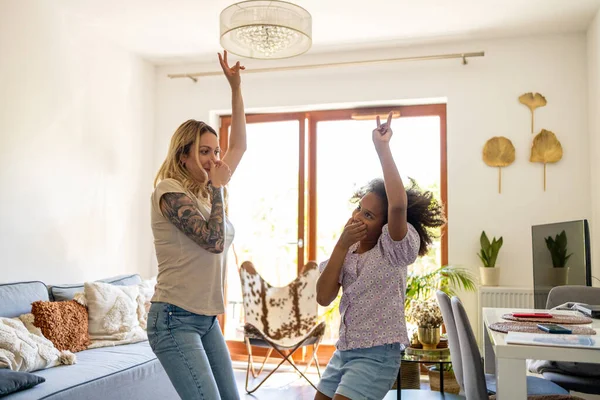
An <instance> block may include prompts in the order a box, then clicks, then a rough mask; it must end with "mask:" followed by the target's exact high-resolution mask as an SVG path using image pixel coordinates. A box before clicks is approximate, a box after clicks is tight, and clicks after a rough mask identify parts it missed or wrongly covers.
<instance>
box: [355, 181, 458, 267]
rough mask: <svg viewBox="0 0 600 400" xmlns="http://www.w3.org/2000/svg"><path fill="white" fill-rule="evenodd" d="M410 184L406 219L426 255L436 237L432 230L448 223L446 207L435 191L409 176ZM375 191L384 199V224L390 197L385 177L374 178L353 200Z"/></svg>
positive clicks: (407, 194) (407, 191)
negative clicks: (419, 240)
mask: <svg viewBox="0 0 600 400" xmlns="http://www.w3.org/2000/svg"><path fill="white" fill-rule="evenodd" d="M409 180H410V185H408V187H406V188H405V189H406V197H407V199H408V209H407V210H406V214H407V215H406V220H407V221H408V222H409V223H410V224H411V225H412V226H413V227H414V228H415V230H416V231H417V233H418V234H419V237H420V239H421V245H420V248H419V256H424V255H425V254H427V251H428V250H429V246H430V245H431V243H432V241H433V239H434V238H435V237H436V236H435V234H434V233H433V232H432V230H433V229H435V228H440V227H442V226H444V225H445V224H446V216H445V214H444V207H443V206H442V204H441V203H440V202H439V201H437V200H436V199H435V197H433V193H432V192H430V191H427V190H423V189H421V188H420V187H419V185H418V184H417V182H416V181H415V180H414V179H412V178H409ZM371 192H372V193H375V194H376V195H377V196H378V197H379V198H380V199H381V200H382V201H383V208H384V210H385V215H384V225H385V224H386V223H387V222H388V221H387V218H388V214H387V208H388V199H387V193H386V191H385V184H384V181H383V179H380V178H378V179H373V180H372V181H370V182H369V183H368V184H367V185H366V186H363V187H362V188H360V189H359V190H358V191H357V192H356V193H354V195H353V196H352V199H351V201H352V202H357V201H359V200H360V199H361V198H363V197H364V196H365V195H366V194H367V193H371Z"/></svg>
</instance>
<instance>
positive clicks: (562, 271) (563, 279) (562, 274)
mask: <svg viewBox="0 0 600 400" xmlns="http://www.w3.org/2000/svg"><path fill="white" fill-rule="evenodd" d="M548 281H549V282H548V283H549V286H551V287H556V286H564V285H567V284H568V283H569V267H565V268H549V271H548Z"/></svg>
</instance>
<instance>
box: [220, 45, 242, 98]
mask: <svg viewBox="0 0 600 400" xmlns="http://www.w3.org/2000/svg"><path fill="white" fill-rule="evenodd" d="M219 63H220V64H221V68H223V73H224V74H225V78H227V80H228V81H229V85H230V86H231V89H232V90H233V89H239V87H240V83H241V82H242V80H241V78H240V71H241V70H244V69H246V67H244V66H243V65H240V62H239V61H238V62H236V63H235V65H234V66H233V67H230V66H229V63H228V62H227V50H225V51H224V52H223V56H221V53H219Z"/></svg>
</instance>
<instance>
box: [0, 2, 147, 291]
mask: <svg viewBox="0 0 600 400" xmlns="http://www.w3.org/2000/svg"><path fill="white" fill-rule="evenodd" d="M33 3H35V4H33ZM57 9H58V7H55V6H53V5H52V4H51V2H45V1H42V0H38V1H28V2H18V1H12V2H2V5H1V8H0V93H1V94H0V101H1V104H0V135H1V136H0V188H1V189H0V193H1V196H0V204H1V205H0V254H1V259H0V271H1V273H0V282H10V281H17V280H42V281H45V282H47V283H50V284H52V283H54V284H56V283H63V282H78V281H83V280H88V279H97V278H102V277H107V276H112V275H116V274H121V273H132V272H139V273H141V274H143V275H144V276H148V275H149V274H150V273H151V270H150V265H151V257H152V251H153V249H152V236H151V232H150V227H149V194H150V190H151V180H152V174H153V170H152V164H153V160H152V148H153V135H154V101H155V97H154V83H155V73H154V67H153V66H152V65H150V64H148V63H146V62H144V61H142V60H141V59H139V58H138V57H136V56H134V55H132V54H130V53H128V52H126V51H124V50H122V49H120V48H118V47H116V46H115V45H112V44H110V43H108V42H106V41H103V40H102V39H99V38H97V37H95V35H94V34H93V33H92V32H90V31H88V30H87V29H85V28H84V27H81V26H79V24H78V20H77V18H76V16H73V15H68V14H64V13H59V12H58V11H56V10H57Z"/></svg>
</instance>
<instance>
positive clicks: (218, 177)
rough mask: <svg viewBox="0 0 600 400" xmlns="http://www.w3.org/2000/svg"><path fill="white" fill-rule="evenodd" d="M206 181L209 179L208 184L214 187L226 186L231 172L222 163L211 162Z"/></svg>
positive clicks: (218, 161)
mask: <svg viewBox="0 0 600 400" xmlns="http://www.w3.org/2000/svg"><path fill="white" fill-rule="evenodd" d="M208 179H210V183H211V185H213V186H214V187H217V188H218V187H223V186H225V185H227V183H229V179H231V170H230V169H229V166H228V165H227V164H225V163H224V162H223V161H220V160H217V161H215V162H213V161H211V162H210V171H209V172H208Z"/></svg>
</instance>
